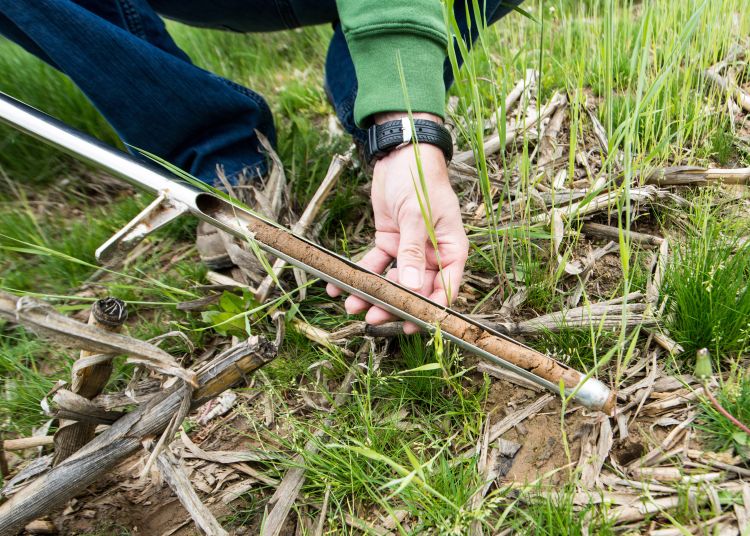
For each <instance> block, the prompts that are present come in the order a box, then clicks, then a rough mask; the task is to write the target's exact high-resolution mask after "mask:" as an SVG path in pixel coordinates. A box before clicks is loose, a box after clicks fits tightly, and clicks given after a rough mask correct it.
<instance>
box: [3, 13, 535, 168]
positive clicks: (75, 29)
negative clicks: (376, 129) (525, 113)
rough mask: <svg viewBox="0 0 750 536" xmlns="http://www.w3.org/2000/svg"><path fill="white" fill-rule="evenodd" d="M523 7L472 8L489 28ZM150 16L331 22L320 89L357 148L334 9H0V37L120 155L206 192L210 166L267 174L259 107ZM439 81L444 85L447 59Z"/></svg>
mask: <svg viewBox="0 0 750 536" xmlns="http://www.w3.org/2000/svg"><path fill="white" fill-rule="evenodd" d="M522 1H523V0H510V1H508V0H506V1H504V2H503V1H500V0H484V1H483V0H479V4H480V5H482V6H483V7H484V9H485V13H486V16H487V21H488V22H489V23H492V22H495V21H496V20H498V19H499V18H501V17H502V16H503V15H505V14H506V13H507V12H508V11H509V10H510V9H512V7H511V4H512V5H517V4H520V3H521V2H522ZM467 5H468V6H471V5H472V0H456V2H455V12H456V17H457V21H458V22H459V27H460V29H461V37H462V38H463V39H465V40H468V41H469V42H471V41H473V40H474V39H475V38H476V24H474V23H473V22H474V21H473V20H471V19H473V16H468V17H467ZM384 9H385V8H384ZM469 11H470V10H469ZM160 15H161V16H163V17H166V18H171V19H175V20H179V21H181V22H184V23H186V24H190V25H193V26H202V27H210V28H220V29H225V30H231V31H237V32H264V31H276V30H284V29H288V28H296V27H300V26H308V25H314V24H321V23H331V24H333V27H334V33H333V37H332V39H331V43H330V46H329V48H328V54H327V57H326V70H325V88H326V92H327V94H328V96H329V98H330V100H331V102H332V104H333V106H334V108H335V109H336V114H337V116H338V118H339V119H340V121H341V123H342V125H343V126H344V128H345V129H346V130H347V131H348V132H349V133H350V134H351V135H352V136H353V137H354V138H355V139H356V140H359V141H363V140H364V132H363V131H362V130H360V129H358V128H357V127H356V126H355V124H354V117H353V110H354V101H355V99H356V96H357V79H356V75H355V71H354V64H353V63H352V59H351V56H350V54H349V49H348V47H347V45H346V40H345V39H344V35H343V32H342V30H341V25H340V24H339V23H338V20H337V19H338V15H337V10H336V2H335V0H318V1H316V0H213V1H210V0H0V34H2V35H4V36H6V37H7V38H9V39H11V40H13V41H15V42H16V43H18V44H19V45H21V46H22V47H24V48H25V49H26V50H28V51H29V52H30V53H32V54H34V55H36V56H37V57H39V58H41V59H42V60H44V61H45V62H47V63H49V64H50V65H52V66H53V67H55V68H56V69H58V70H60V71H62V72H63V73H65V74H66V75H68V76H69V77H70V78H71V79H72V80H73V82H74V83H75V84H76V85H77V86H78V87H79V88H80V89H81V90H82V91H83V93H84V94H85V95H86V96H87V97H88V98H89V99H90V100H91V102H92V103H93V104H94V106H96V108H97V109H98V110H99V111H100V112H101V113H102V115H103V116H104V117H105V118H106V119H107V121H108V122H109V123H110V124H111V125H112V127H113V128H114V129H115V131H116V132H117V134H118V135H119V136H120V137H121V138H122V140H123V141H124V142H125V144H127V145H128V146H129V147H133V148H138V149H143V150H146V151H148V152H150V153H153V154H156V155H158V156H160V157H162V158H164V159H165V160H167V161H169V162H171V163H173V164H175V165H176V166H178V167H180V168H181V169H184V170H185V171H187V172H189V173H191V174H192V175H194V176H196V177H198V178H200V179H201V180H204V181H206V182H208V183H214V181H215V179H216V172H217V166H221V167H222V168H223V171H224V173H225V175H226V176H227V177H229V178H230V180H232V179H233V178H234V177H236V176H238V175H239V174H241V173H245V174H248V173H250V174H256V173H259V174H263V173H265V171H266V160H265V157H264V156H263V155H262V153H261V151H260V150H259V142H258V138H257V136H256V135H255V131H256V130H258V131H259V132H261V133H263V134H264V135H265V136H266V137H267V138H268V139H269V140H271V142H272V143H274V142H275V137H276V134H275V128H274V124H273V118H272V117H271V111H270V109H269V107H268V105H267V103H266V102H265V100H264V99H263V97H261V96H260V95H258V94H257V93H255V92H253V91H251V90H250V89H247V88H245V87H243V86H240V85H239V84H236V83H234V82H232V81H229V80H226V79H224V78H221V77H219V76H217V75H215V74H213V73H210V72H208V71H205V70H203V69H200V68H199V67H197V66H195V65H193V64H192V62H191V61H190V58H188V56H187V55H186V54H185V53H184V52H183V51H182V50H180V49H179V48H178V47H177V45H176V44H175V42H174V41H173V40H172V38H171V37H170V36H169V34H168V33H167V31H166V29H165V26H164V23H163V22H162V19H161V18H160ZM472 15H473V14H472ZM444 74H445V76H444V78H445V83H446V86H450V84H451V83H452V81H453V79H452V74H451V69H450V65H449V64H448V63H447V62H446V68H445V73H444Z"/></svg>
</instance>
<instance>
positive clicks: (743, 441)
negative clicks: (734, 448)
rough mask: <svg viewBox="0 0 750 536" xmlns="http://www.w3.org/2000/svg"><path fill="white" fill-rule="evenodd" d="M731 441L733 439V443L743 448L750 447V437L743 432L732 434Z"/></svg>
mask: <svg viewBox="0 0 750 536" xmlns="http://www.w3.org/2000/svg"><path fill="white" fill-rule="evenodd" d="M732 439H734V442H735V443H737V444H738V445H742V446H743V447H747V446H748V445H750V436H748V435H747V434H746V433H745V432H735V433H733V434H732Z"/></svg>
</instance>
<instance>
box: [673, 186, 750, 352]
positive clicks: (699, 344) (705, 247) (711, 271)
mask: <svg viewBox="0 0 750 536" xmlns="http://www.w3.org/2000/svg"><path fill="white" fill-rule="evenodd" d="M714 202H715V199H714V197H713V195H711V194H710V193H709V194H708V195H704V196H701V197H698V198H697V199H696V200H695V201H694V203H693V205H692V210H691V212H690V213H689V214H688V221H687V229H686V231H685V237H684V238H683V239H682V240H678V241H677V246H676V248H675V252H674V257H673V260H672V262H671V264H670V265H669V267H668V270H667V274H666V279H665V293H666V295H667V296H669V298H668V302H667V307H668V310H669V315H668V316H667V326H668V327H669V329H670V332H671V333H672V335H673V337H674V338H675V340H677V341H678V342H679V343H680V344H682V346H683V347H684V348H685V353H686V354H687V355H694V354H695V352H696V351H697V350H699V349H700V348H708V349H709V350H711V352H712V353H713V354H714V355H716V356H721V357H722V358H726V359H729V358H730V357H733V356H737V355H739V354H742V353H743V352H744V350H745V348H746V346H747V342H748V335H750V324H748V318H749V315H750V288H748V286H747V277H748V275H750V244H747V243H742V242H741V238H742V236H743V235H744V232H745V231H746V230H747V226H746V224H745V223H744V222H742V220H739V224H738V220H736V219H734V218H731V217H724V218H722V217H721V216H720V215H719V214H717V212H716V210H715V209H714Z"/></svg>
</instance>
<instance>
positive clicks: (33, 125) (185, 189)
mask: <svg viewBox="0 0 750 536" xmlns="http://www.w3.org/2000/svg"><path fill="white" fill-rule="evenodd" d="M0 120H2V121H4V122H6V123H8V124H10V125H11V126H13V127H15V128H17V129H19V130H21V131H23V132H26V133H28V134H30V135H32V136H34V137H36V138H38V139H40V140H42V141H44V142H45V143H48V144H50V145H53V146H55V147H58V148H59V149H61V150H62V151H64V152H66V153H68V154H71V155H73V156H75V157H77V158H79V159H81V160H84V161H86V162H89V163H92V164H95V165H96V166H98V167H100V168H101V169H103V170H105V171H107V172H109V173H111V174H112V175H114V176H117V177H119V178H121V179H123V180H125V181H126V182H128V183H130V184H132V185H133V186H136V187H138V188H139V189H142V190H145V191H147V192H150V193H152V194H157V195H162V196H165V197H166V198H168V199H170V201H172V202H177V203H181V204H184V205H185V206H186V207H187V210H188V211H189V212H190V213H191V214H193V215H194V216H196V217H197V218H199V219H201V220H203V221H206V222H208V223H210V224H211V225H214V226H216V227H218V228H220V229H222V230H224V231H226V232H228V233H230V234H232V235H234V236H236V237H238V238H240V239H247V238H248V230H247V222H248V221H249V220H250V219H252V218H255V219H256V220H260V221H262V222H264V223H266V224H268V225H273V226H274V227H276V228H279V229H283V228H282V227H281V226H279V225H278V224H277V223H275V222H272V221H269V220H267V219H265V218H262V217H260V216H258V215H257V214H254V213H252V212H250V211H247V210H246V209H244V208H242V207H238V206H235V205H233V204H231V203H230V202H228V201H226V200H224V199H221V198H219V197H217V196H215V195H213V194H210V193H206V192H201V191H199V190H197V189H196V188H194V187H192V186H190V185H188V184H186V183H184V182H182V181H181V180H179V179H177V178H176V177H174V176H172V175H171V174H169V173H167V171H166V170H162V169H158V168H155V167H154V166H152V165H147V164H145V163H143V162H140V161H138V160H137V159H136V158H134V157H133V156H131V155H128V154H126V153H124V152H122V151H118V150H117V149H114V148H112V147H110V146H108V145H105V144H104V143H102V142H100V141H98V140H95V139H93V138H91V137H90V136H87V135H85V134H82V133H80V132H78V131H76V130H74V129H72V128H71V127H69V126H68V125H66V124H64V123H62V122H61V121H58V120H56V119H53V118H51V117H49V116H48V115H46V114H44V113H43V112H40V111H38V110H36V109H34V108H32V107H30V106H28V105H26V104H24V103H21V102H20V101H17V100H16V99H13V98H12V97H9V96H7V95H5V94H3V93H2V92H0ZM287 232H288V231H287ZM295 237H296V238H297V239H299V240H301V241H304V242H305V243H307V244H309V245H311V246H313V247H315V248H317V249H319V250H321V251H323V252H324V253H325V254H327V255H331V256H333V257H336V258H337V259H339V260H341V261H342V262H345V263H346V264H347V265H349V266H350V267H352V268H355V269H357V270H359V271H362V272H367V273H369V274H371V275H375V276H377V277H380V278H381V279H383V281H384V282H387V284H388V285H394V286H397V287H399V288H400V289H401V290H404V291H406V292H408V293H409V294H411V295H412V296H413V297H414V299H418V300H423V301H426V302H429V303H431V304H432V305H434V306H435V307H439V308H440V309H442V310H443V311H446V312H448V313H450V314H451V315H455V316H457V317H459V318H461V319H462V320H464V321H465V322H467V323H469V324H472V325H474V326H476V327H478V328H479V329H481V330H483V331H485V332H488V333H490V334H492V335H494V336H496V337H499V338H502V339H505V340H507V341H509V342H512V343H513V344H514V345H516V346H518V347H519V348H526V349H528V347H527V346H525V345H523V344H521V343H519V342H518V341H515V340H513V339H511V338H510V337H508V336H507V335H504V334H501V333H499V332H497V331H495V330H492V329H490V328H488V327H486V326H484V325H482V324H479V323H477V322H476V321H474V320H472V319H469V318H468V317H465V316H463V315H461V314H459V313H457V312H455V311H453V310H451V309H449V308H447V307H443V306H442V305H439V304H436V303H434V302H432V301H430V300H428V299H427V298H425V297H424V296H422V295H420V294H417V293H415V292H413V291H411V290H409V289H406V288H404V287H401V286H400V285H398V284H396V283H393V282H392V281H389V280H387V279H385V278H383V277H382V276H381V275H380V274H374V273H373V272H369V271H368V270H365V269H363V268H361V267H360V266H358V265H356V264H355V263H353V262H352V261H351V260H349V259H347V258H345V257H341V256H340V255H337V254H335V253H332V252H330V251H328V250H325V249H324V248H322V247H321V246H319V245H317V244H315V243H313V242H310V241H309V240H307V239H305V238H303V237H297V236H296V235H295ZM257 243H258V246H259V247H260V248H261V249H263V250H264V251H266V252H267V253H270V254H272V255H274V256H277V257H280V258H282V259H284V260H285V261H287V262H289V263H290V264H292V265H293V266H296V267H298V268H300V269H302V270H304V271H306V272H308V273H310V274H312V275H314V276H316V277H319V278H321V279H323V280H324V281H327V282H329V283H333V284H334V285H336V286H338V287H339V288H342V289H343V290H345V291H347V292H350V293H351V294H354V295H357V296H359V297H361V298H363V299H364V300H366V301H368V302H369V303H373V304H375V305H377V306H378V307H381V308H383V309H385V310H387V311H389V312H390V313H392V314H394V315H395V316H398V317H400V318H402V319H404V320H408V321H411V322H414V323H415V324H417V325H419V326H421V327H422V328H424V329H425V330H427V331H429V332H434V331H435V326H433V325H432V324H430V323H428V322H426V321H424V320H422V319H420V318H416V317H414V316H412V315H410V314H407V313H405V312H404V311H402V310H400V309H398V308H397V307H394V306H392V305H391V304H389V303H386V302H384V301H382V300H379V299H377V298H375V297H373V296H371V295H369V294H366V293H364V292H363V291H362V290H361V289H358V288H354V287H352V286H351V285H349V284H347V283H346V282H344V281H341V280H339V279H337V278H336V276H335V275H334V274H330V273H324V272H322V271H320V270H317V269H315V268H313V267H311V266H309V265H307V264H305V263H304V262H302V261H301V260H299V259H296V258H294V257H291V256H289V255H286V254H284V253H282V252H281V251H279V250H277V249H276V248H275V247H274V245H273V244H265V243H263V242H260V241H258V242H257ZM443 336H444V337H446V338H447V339H449V340H451V341H453V342H455V343H456V344H458V345H459V346H461V347H462V348H464V349H466V350H468V351H470V352H472V353H474V354H476V355H479V356H480V357H482V358H484V359H488V360H490V361H492V362H493V363H495V364H497V365H499V366H502V367H505V368H507V369H510V370H512V371H514V372H515V373H517V374H519V375H521V376H523V377H525V378H527V379H529V380H531V381H533V382H535V383H537V384H539V385H541V386H543V387H545V388H547V389H550V390H551V391H553V392H556V393H558V394H559V391H560V387H559V386H558V385H555V384H554V383H552V382H550V381H547V380H545V379H543V378H541V377H539V376H537V375H536V374H533V373H532V372H530V371H528V370H526V369H524V368H522V367H519V366H517V365H515V364H513V363H510V362H508V361H506V360H505V359H502V358H500V357H498V356H496V355H494V354H492V353H489V352H487V351H485V350H483V349H482V348H479V347H477V346H475V345H474V344H471V343H469V342H467V341H465V340H463V339H461V338H460V337H457V336H454V335H452V334H450V333H447V332H443ZM545 357H546V356H545ZM546 359H549V360H550V361H551V362H554V360H552V359H551V358H549V357H546ZM558 365H559V366H561V367H563V368H565V369H568V370H570V367H567V365H563V364H561V363H558ZM579 374H580V373H579ZM573 391H575V395H574V399H575V400H576V401H577V402H578V403H580V404H582V405H584V406H586V407H589V408H592V409H604V408H605V407H606V408H607V409H611V408H609V407H608V405H611V404H612V403H613V397H612V393H611V391H610V389H609V388H608V387H607V386H606V385H604V384H603V383H602V382H600V381H599V380H597V379H595V378H585V377H584V376H583V375H581V380H580V382H579V385H577V386H575V388H569V389H567V392H568V393H571V392H573Z"/></svg>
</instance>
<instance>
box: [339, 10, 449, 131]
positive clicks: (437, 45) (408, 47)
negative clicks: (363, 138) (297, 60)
mask: <svg viewBox="0 0 750 536" xmlns="http://www.w3.org/2000/svg"><path fill="white" fill-rule="evenodd" d="M336 3H337V7H338V11H339V17H340V19H341V26H342V28H343V30H344V36H345V37H346V42H347V44H348V45H349V51H350V52H351V55H352V60H353V61H354V68H355V70H356V72H357V82H358V84H359V90H358V93H357V101H356V103H355V105H354V119H355V121H356V122H357V125H359V126H367V123H368V118H370V116H372V115H373V114H376V113H380V112H392V111H406V109H407V106H406V101H405V99H404V91H403V87H402V85H401V78H400V76H399V72H398V66H397V65H398V64H397V57H398V56H397V55H398V54H400V56H401V65H402V67H403V70H404V76H405V78H406V88H407V90H408V94H409V104H410V105H411V109H412V111H413V112H429V113H433V114H435V115H439V116H441V117H444V116H445V85H444V82H443V62H444V60H445V56H446V48H447V44H448V38H447V35H446V31H445V22H444V20H443V12H442V7H441V2H440V0H336Z"/></svg>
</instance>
